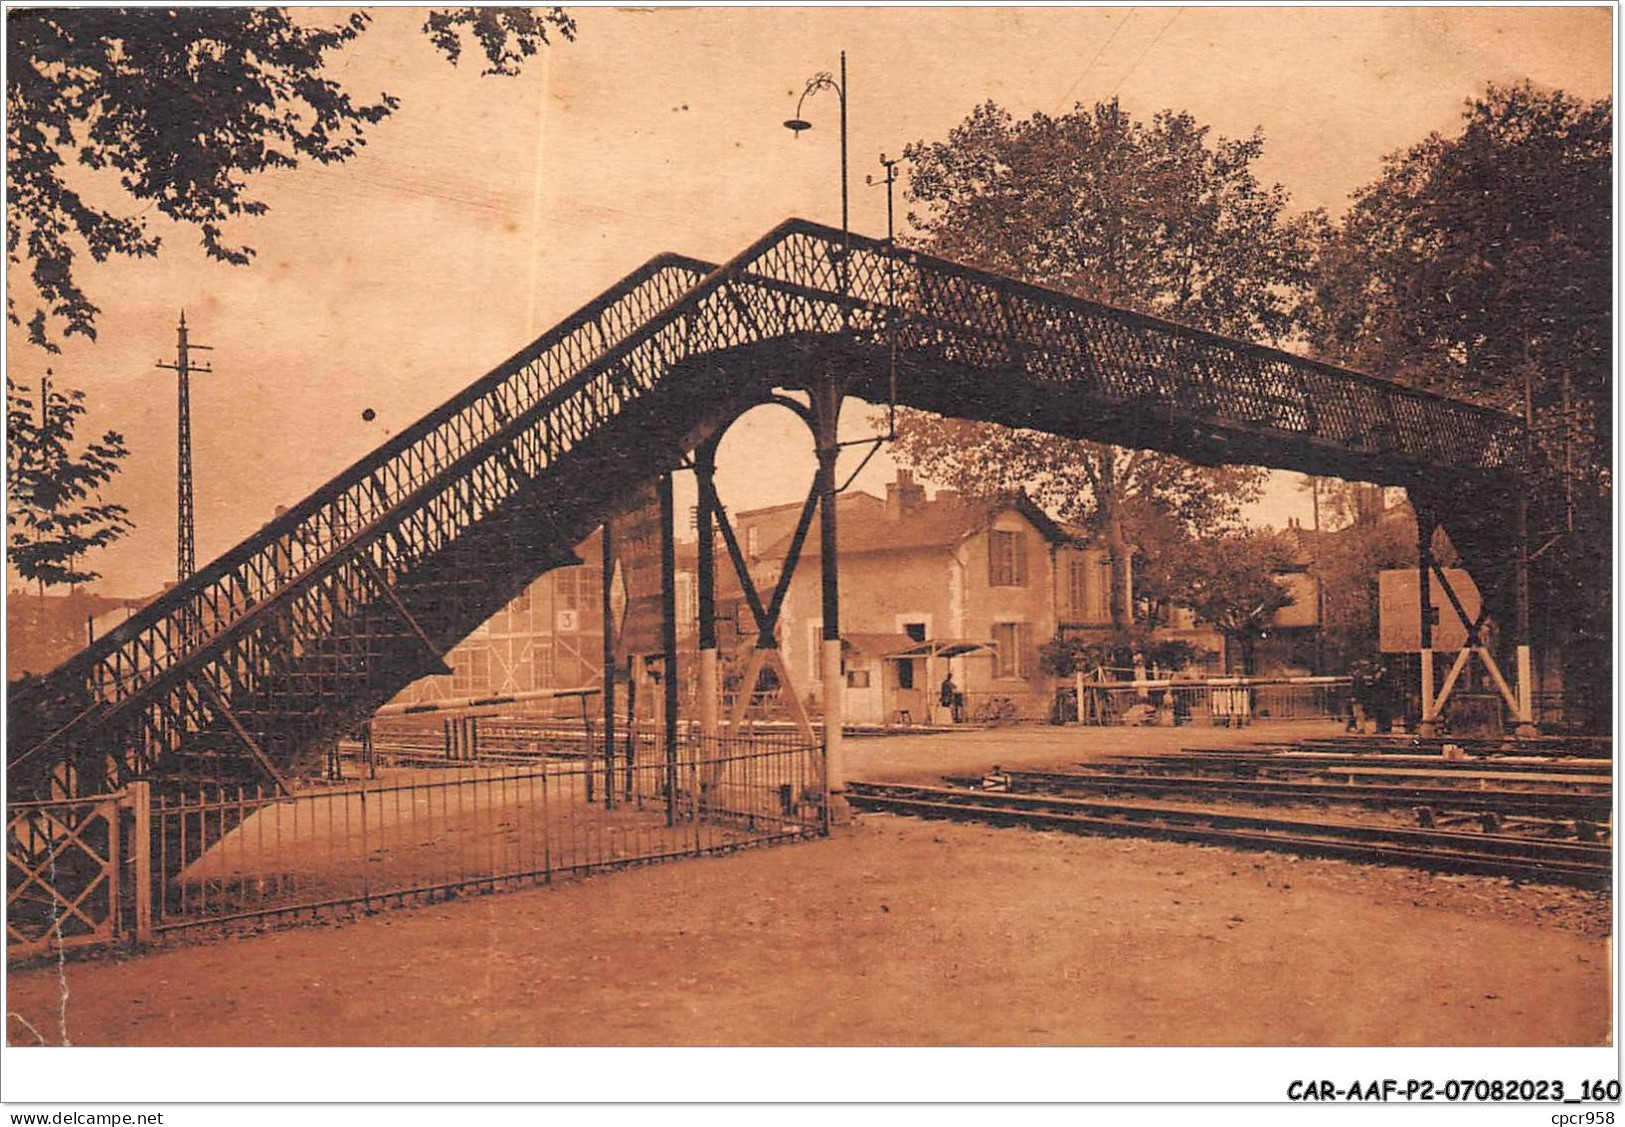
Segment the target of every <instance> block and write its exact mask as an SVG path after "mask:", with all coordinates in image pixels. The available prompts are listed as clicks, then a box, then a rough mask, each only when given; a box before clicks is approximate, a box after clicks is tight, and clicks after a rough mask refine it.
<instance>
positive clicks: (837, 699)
mask: <svg viewBox="0 0 1625 1127" xmlns="http://www.w3.org/2000/svg"><path fill="white" fill-rule="evenodd" d="M820 90H833V91H835V94H836V96H837V97H838V98H840V100H841V259H840V264H839V268H838V269H837V272H836V278H837V281H838V283H839V286H840V292H841V297H842V299H843V300H842V302H841V323H842V324H843V325H845V324H846V323H847V318H848V317H849V316H850V315H851V308H850V304H849V303H848V302H847V301H846V300H844V299H846V298H847V297H849V296H850V274H849V268H850V261H849V260H850V257H851V252H852V233H851V226H850V213H849V210H848V196H847V187H846V165H847V161H846V90H847V87H846V52H845V51H842V52H841V78H840V81H839V82H837V81H836V80H835V78H834V77H833V76H832V75H831V74H830V73H829V72H828V71H821V72H819V73H818V74H815V75H813V77H812V78H810V79H808V80H807V85H806V88H805V89H803V90H802V92H801V98H800V100H799V101H797V102H796V115H795V116H794V117H792V118H791V119H790V120H788V121H786V122H785V123H784V127H785V128H786V129H788V130H790V132H791V133H792V134H794V135H795V136H796V137H797V138H799V137H800V136H801V134H803V133H805V132H806V131H807V130H809V129H811V128H812V123H811V122H809V121H807V120H806V119H805V118H803V117H802V116H801V111H802V107H803V106H805V105H806V102H807V99H808V98H809V97H810V96H812V95H814V94H816V93H818V91H820ZM811 392H812V412H813V443H814V446H815V447H816V449H817V453H818V516H819V520H818V541H819V543H818V553H819V560H818V563H819V577H820V580H821V582H822V587H823V591H822V594H823V618H824V624H823V647H822V651H821V653H820V655H819V660H820V665H821V672H822V675H823V681H824V784H825V787H826V788H827V790H828V792H829V800H828V803H827V805H826V808H825V816H826V818H829V819H832V820H833V819H835V818H839V817H841V816H842V815H843V814H844V807H845V791H846V777H845V773H844V764H843V762H842V752H841V743H842V739H841V737H842V734H843V733H842V727H843V725H844V723H845V719H846V710H845V708H844V704H845V701H844V699H843V698H844V696H845V694H844V692H843V689H844V688H845V685H844V684H843V677H842V673H841V590H840V576H839V571H838V568H839V557H838V554H837V552H836V521H835V501H836V489H835V462H836V459H837V458H838V457H839V456H840V453H841V447H840V435H839V425H838V424H839V421H840V415H841V387H840V383H839V381H838V380H837V379H836V377H835V372H834V370H833V368H832V367H831V366H830V365H827V364H826V365H824V366H823V367H822V368H821V369H820V371H819V372H818V373H817V376H816V378H815V379H814V380H813V385H812V388H811ZM752 687H753V686H752Z"/></svg>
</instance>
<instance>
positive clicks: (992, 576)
mask: <svg viewBox="0 0 1625 1127" xmlns="http://www.w3.org/2000/svg"><path fill="white" fill-rule="evenodd" d="M987 583H988V586H989V587H1025V586H1027V536H1026V534H1025V533H1022V532H1003V531H1000V530H999V529H996V528H995V529H993V530H992V531H991V532H989V533H988V534H987Z"/></svg>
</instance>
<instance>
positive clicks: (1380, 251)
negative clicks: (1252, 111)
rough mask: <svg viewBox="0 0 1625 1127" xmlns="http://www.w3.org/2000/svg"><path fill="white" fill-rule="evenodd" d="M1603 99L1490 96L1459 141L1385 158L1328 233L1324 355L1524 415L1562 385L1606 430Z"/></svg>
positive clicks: (1494, 89) (1607, 191)
mask: <svg viewBox="0 0 1625 1127" xmlns="http://www.w3.org/2000/svg"><path fill="white" fill-rule="evenodd" d="M1612 129H1613V112H1612V106H1611V104H1610V103H1609V102H1608V101H1606V100H1604V101H1599V102H1592V103H1584V102H1580V101H1577V100H1575V99H1573V98H1570V97H1569V96H1567V95H1566V94H1563V93H1562V92H1561V91H1556V92H1551V93H1546V92H1541V91H1537V90H1536V89H1534V88H1533V87H1532V86H1530V85H1529V84H1528V83H1522V84H1519V85H1515V86H1494V85H1492V86H1490V87H1489V88H1488V90H1487V92H1486V93H1485V95H1484V96H1483V97H1481V98H1476V99H1473V100H1472V101H1470V102H1468V103H1467V106H1466V110H1465V112H1464V113H1463V116H1462V131H1461V133H1460V134H1459V135H1457V136H1455V137H1448V138H1447V137H1444V136H1442V135H1440V134H1438V133H1434V134H1431V135H1430V136H1428V137H1427V138H1426V139H1425V140H1423V141H1422V142H1421V143H1420V144H1417V145H1414V146H1412V147H1411V148H1410V149H1407V150H1405V151H1403V152H1398V153H1394V154H1392V155H1390V156H1389V157H1388V158H1387V160H1386V161H1385V162H1384V168H1383V175H1382V177H1381V178H1380V179H1379V180H1377V181H1376V182H1375V183H1372V184H1369V185H1367V186H1366V187H1364V188H1362V189H1360V190H1359V191H1358V192H1356V193H1355V196H1354V206H1353V207H1352V208H1351V209H1350V211H1349V212H1348V214H1347V216H1346V217H1344V219H1343V220H1342V221H1341V222H1340V223H1338V224H1337V225H1336V226H1335V227H1334V228H1332V229H1331V230H1329V231H1328V233H1327V237H1326V241H1325V243H1324V245H1323V246H1322V248H1321V250H1320V253H1319V257H1318V261H1317V264H1316V266H1317V268H1316V275H1315V282H1314V286H1313V290H1312V295H1311V300H1310V301H1309V303H1308V306H1307V309H1306V316H1305V320H1306V323H1307V326H1308V330H1309V336H1310V341H1311V343H1312V344H1313V345H1314V346H1315V348H1316V349H1317V350H1318V351H1319V352H1320V353H1322V354H1323V355H1326V356H1329V357H1331V358H1333V359H1336V360H1340V361H1344V362H1348V363H1352V364H1355V365H1357V366H1360V367H1364V368H1367V369H1369V370H1372V371H1377V372H1382V373H1384V374H1391V375H1393V376H1394V377H1395V378H1398V379H1401V380H1404V381H1406V382H1408V383H1412V384H1415V385H1419V386H1423V387H1427V388H1430V389H1432V390H1436V391H1440V392H1443V393H1445V394H1448V395H1455V396H1460V397H1463V398H1468V399H1473V400H1476V401H1478V402H1481V403H1487V404H1490V405H1493V406H1497V407H1501V408H1503V409H1506V410H1510V411H1515V412H1517V413H1518V414H1522V413H1523V407H1524V403H1523V397H1524V382H1525V377H1526V376H1529V377H1531V379H1532V382H1533V384H1534V387H1533V390H1534V393H1535V399H1536V406H1537V408H1539V407H1550V406H1553V405H1555V404H1556V403H1557V401H1558V400H1559V398H1560V397H1561V383H1562V380H1563V379H1564V377H1565V375H1567V377H1568V378H1569V379H1570V380H1571V381H1572V392H1573V393H1574V394H1575V395H1577V396H1579V397H1581V399H1582V400H1583V401H1584V403H1585V404H1586V406H1587V408H1588V409H1589V411H1590V413H1591V414H1592V415H1594V416H1595V425H1597V426H1598V427H1605V426H1606V425H1607V417H1606V416H1607V412H1606V411H1605V410H1599V408H1600V407H1603V406H1605V405H1606V404H1607V402H1608V399H1609V395H1610V393H1611V388H1610V356H1609V312H1610V308H1611V302H1612V286H1611V279H1612V261H1611V255H1612V241H1611V239H1610V236H1609V231H1610V224H1611V221H1612V207H1611V204H1612V183H1611V173H1610V169H1611V160H1612V145H1611V136H1612Z"/></svg>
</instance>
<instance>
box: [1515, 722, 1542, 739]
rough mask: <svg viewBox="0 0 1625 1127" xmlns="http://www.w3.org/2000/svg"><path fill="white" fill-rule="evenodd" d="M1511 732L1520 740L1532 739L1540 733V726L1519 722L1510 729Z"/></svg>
mask: <svg viewBox="0 0 1625 1127" xmlns="http://www.w3.org/2000/svg"><path fill="white" fill-rule="evenodd" d="M1512 734H1513V735H1514V736H1517V737H1518V738H1519V739H1520V740H1532V739H1534V738H1535V737H1537V736H1539V735H1540V728H1539V727H1537V726H1536V725H1534V724H1519V725H1518V726H1517V727H1516V728H1514V729H1513V730H1512Z"/></svg>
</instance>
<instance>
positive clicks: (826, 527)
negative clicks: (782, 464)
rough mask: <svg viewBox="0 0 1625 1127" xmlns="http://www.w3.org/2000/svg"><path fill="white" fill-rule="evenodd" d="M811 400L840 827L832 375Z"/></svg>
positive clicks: (842, 789) (832, 768) (841, 713)
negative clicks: (816, 460)
mask: <svg viewBox="0 0 1625 1127" xmlns="http://www.w3.org/2000/svg"><path fill="white" fill-rule="evenodd" d="M812 400H813V423H814V429H813V433H814V436H815V438H816V443H817V448H818V509H819V524H818V551H819V561H818V563H819V568H818V571H819V578H820V579H821V581H822V584H823V592H822V594H823V618H824V626H823V638H824V642H823V653H822V654H821V655H820V656H821V660H822V664H823V670H822V671H823V677H824V787H825V790H826V791H827V794H828V797H827V801H826V804H825V817H826V818H827V819H829V820H830V821H840V820H844V819H845V818H846V814H847V810H846V765H845V763H844V754H843V751H844V749H843V746H842V744H843V736H844V734H845V733H844V731H843V729H844V727H845V723H846V713H845V710H844V708H843V705H844V704H845V694H844V693H843V692H842V691H841V690H842V688H843V687H844V685H843V682H844V680H845V678H844V675H843V674H842V672H841V577H840V551H839V542H838V540H837V537H836V531H837V530H836V519H835V506H836V502H837V500H838V499H839V494H838V492H837V489H836V483H835V463H836V459H838V458H839V457H840V454H841V446H840V435H839V424H840V416H841V388H840V384H839V382H838V381H837V379H836V377H835V373H834V372H832V371H829V370H827V369H826V370H825V371H824V372H823V373H822V374H821V375H820V377H819V380H818V384H817V387H816V389H815V390H814V392H813V397H812Z"/></svg>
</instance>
